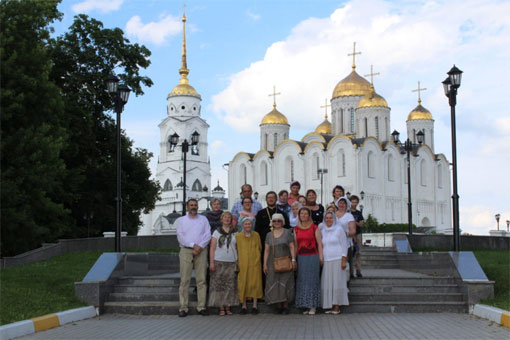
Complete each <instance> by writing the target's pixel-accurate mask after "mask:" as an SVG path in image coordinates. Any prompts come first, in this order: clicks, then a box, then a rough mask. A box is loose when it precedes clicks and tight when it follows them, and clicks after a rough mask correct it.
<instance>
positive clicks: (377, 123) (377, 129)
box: [375, 117, 379, 140]
mask: <svg viewBox="0 0 510 340" xmlns="http://www.w3.org/2000/svg"><path fill="white" fill-rule="evenodd" d="M375 138H377V140H379V117H375Z"/></svg>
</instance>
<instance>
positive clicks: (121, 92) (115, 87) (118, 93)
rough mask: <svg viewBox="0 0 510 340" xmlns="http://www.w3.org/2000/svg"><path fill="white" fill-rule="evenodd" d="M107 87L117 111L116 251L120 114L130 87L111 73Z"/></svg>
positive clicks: (117, 237) (119, 223)
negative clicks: (120, 82) (121, 82)
mask: <svg viewBox="0 0 510 340" xmlns="http://www.w3.org/2000/svg"><path fill="white" fill-rule="evenodd" d="M106 87H107V90H108V92H109V93H110V95H111V96H112V99H113V102H114V110H115V113H117V197H116V198H115V205H116V219H115V221H116V228H115V252H117V253H118V252H120V251H121V242H120V237H121V232H122V196H121V171H122V170H121V149H120V146H121V138H120V137H121V133H120V114H121V113H122V111H123V110H124V105H126V103H127V102H128V99H129V88H128V87H127V86H126V85H124V84H121V85H119V78H117V77H116V76H115V75H114V74H111V75H110V76H109V77H108V79H107V80H106Z"/></svg>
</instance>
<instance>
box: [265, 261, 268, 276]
mask: <svg viewBox="0 0 510 340" xmlns="http://www.w3.org/2000/svg"><path fill="white" fill-rule="evenodd" d="M267 272H268V269H267V264H265V265H264V274H266V275H267Z"/></svg>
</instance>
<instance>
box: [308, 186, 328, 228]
mask: <svg viewBox="0 0 510 340" xmlns="http://www.w3.org/2000/svg"><path fill="white" fill-rule="evenodd" d="M306 206H307V207H308V208H309V209H310V211H311V214H312V216H311V217H312V221H313V223H315V225H319V224H320V223H321V222H322V219H323V217H324V207H323V206H322V204H318V203H317V193H316V192H315V190H313V189H308V190H307V191H306Z"/></svg>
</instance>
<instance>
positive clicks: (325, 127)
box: [315, 101, 332, 135]
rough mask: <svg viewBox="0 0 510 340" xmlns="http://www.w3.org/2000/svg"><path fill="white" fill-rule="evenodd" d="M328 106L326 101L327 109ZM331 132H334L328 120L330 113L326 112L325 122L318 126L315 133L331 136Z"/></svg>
mask: <svg viewBox="0 0 510 340" xmlns="http://www.w3.org/2000/svg"><path fill="white" fill-rule="evenodd" d="M327 106H328V104H327V101H326V108H327ZM331 130H332V129H331V123H330V122H329V120H328V113H327V112H326V115H325V116H324V121H323V122H322V123H320V124H319V125H317V128H316V129H315V133H323V134H325V135H330V134H331Z"/></svg>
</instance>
